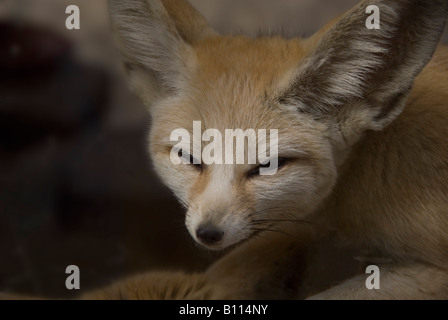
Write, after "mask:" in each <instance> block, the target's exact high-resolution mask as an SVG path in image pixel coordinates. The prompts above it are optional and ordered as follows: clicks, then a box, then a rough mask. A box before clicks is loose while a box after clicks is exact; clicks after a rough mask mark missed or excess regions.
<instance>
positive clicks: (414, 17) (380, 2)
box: [281, 0, 448, 122]
mask: <svg viewBox="0 0 448 320" xmlns="http://www.w3.org/2000/svg"><path fill="white" fill-rule="evenodd" d="M370 5H376V6H378V8H379V9H380V14H381V15H380V17H381V20H380V29H378V30H377V29H372V30H371V29H368V28H367V27H366V26H365V23H366V19H367V18H368V14H366V8H367V6H370ZM447 15H448V1H446V0H434V1H424V0H397V1H386V0H369V1H362V2H361V3H360V4H359V5H358V6H356V7H355V8H354V9H352V10H351V11H349V12H348V13H347V14H346V15H345V16H344V17H343V18H342V19H341V20H340V21H339V22H337V23H336V24H335V25H334V26H333V27H332V28H330V29H329V30H328V31H327V32H325V33H324V34H323V36H322V38H321V40H320V41H319V42H317V45H316V47H315V48H314V49H313V50H312V52H311V53H310V54H309V56H308V57H307V58H306V59H305V60H304V63H303V64H302V66H301V67H300V69H299V70H298V71H297V77H296V78H295V80H294V82H293V83H292V85H291V86H290V87H289V88H288V89H287V90H286V91H285V92H284V93H283V94H282V97H281V99H282V101H284V102H287V103H289V104H295V105H297V107H298V109H299V110H300V111H303V112H307V113H311V114H312V115H314V116H315V117H323V116H326V115H334V114H335V113H336V114H337V113H338V110H339V109H340V108H341V107H343V106H346V105H347V104H350V103H353V102H359V101H360V100H362V101H366V103H365V104H359V103H357V104H358V105H364V106H367V105H369V107H370V108H371V110H372V121H373V122H375V121H379V120H380V119H383V120H384V119H387V118H388V115H393V116H396V115H398V114H399V111H400V110H399V109H400V108H402V107H403V106H404V103H405V101H406V96H407V94H408V93H409V91H410V89H411V88H412V84H413V81H414V79H415V77H416V76H417V75H418V74H419V72H420V71H421V70H422V69H423V67H424V66H425V65H426V64H427V63H428V62H429V60H430V59H431V57H432V55H433V54H434V51H435V49H436V47H437V44H438V42H439V40H440V38H441V35H442V33H443V30H444V27H445V23H446V18H447ZM397 110H398V111H397ZM388 121H390V119H387V121H386V122H388Z"/></svg>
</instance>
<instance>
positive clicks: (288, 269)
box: [205, 227, 359, 300]
mask: <svg viewBox="0 0 448 320" xmlns="http://www.w3.org/2000/svg"><path fill="white" fill-rule="evenodd" d="M331 242H332V241H331V240H330V241H328V239H326V238H325V237H322V236H320V234H319V233H317V232H316V231H315V230H312V229H308V228H305V227H304V228H299V229H297V228H296V230H295V231H293V232H286V233H285V234H283V233H279V234H269V235H266V237H263V238H255V239H252V240H250V241H248V242H246V243H245V244H243V245H241V246H240V247H238V248H236V249H234V250H233V251H231V252H230V253H229V254H227V255H225V256H224V257H223V258H221V259H220V260H218V261H217V262H215V263H214V264H213V265H212V266H211V267H210V268H209V269H208V270H207V271H206V273H205V275H206V276H207V277H208V279H209V283H210V284H212V285H217V286H218V287H223V288H226V294H227V296H230V297H232V299H267V300H269V299H304V298H306V297H308V296H309V295H310V294H312V293H316V292H321V291H323V290H325V289H327V288H329V287H330V284H332V283H334V282H335V281H342V280H344V279H348V278H350V277H352V276H353V275H354V274H356V273H357V272H359V268H358V265H359V263H358V262H357V261H355V260H354V259H353V257H354V255H353V254H352V253H349V254H345V253H344V251H339V252H338V251H337V249H336V250H335V248H334V247H332V246H331V245H328V243H331ZM322 248H324V249H322ZM328 253H330V254H328ZM344 254H345V256H344ZM347 261H348V262H347ZM338 264H339V266H340V267H336V269H338V270H344V272H342V273H341V272H340V273H339V274H338V275H337V276H336V278H330V277H329V274H331V273H332V272H333V271H334V269H335V268H333V266H335V265H338ZM321 265H323V266H324V267H319V266H321ZM342 265H343V267H342ZM346 265H349V268H345V266H346ZM315 270H317V271H315Z"/></svg>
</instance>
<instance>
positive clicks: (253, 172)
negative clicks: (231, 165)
mask: <svg viewBox="0 0 448 320" xmlns="http://www.w3.org/2000/svg"><path fill="white" fill-rule="evenodd" d="M288 161H289V159H287V158H278V164H277V170H280V169H281V168H282V167H284V166H285V164H287V163H288ZM270 166H271V162H270V161H269V162H268V163H266V164H260V165H259V166H258V167H256V168H254V169H252V170H250V171H249V172H248V173H247V177H248V178H253V177H256V176H259V175H260V169H261V168H269V167H270Z"/></svg>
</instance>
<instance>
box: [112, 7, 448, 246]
mask: <svg viewBox="0 0 448 320" xmlns="http://www.w3.org/2000/svg"><path fill="white" fill-rule="evenodd" d="M370 5H376V6H377V7H378V9H379V10H380V11H379V12H380V19H381V20H380V25H379V26H380V29H368V28H367V27H366V20H367V19H368V18H369V14H368V13H366V8H367V7H368V6H370ZM447 7H448V3H447V1H445V0H434V1H426V0H398V1H386V0H369V1H363V2H361V3H359V5H357V6H356V7H355V8H353V9H352V10H350V11H349V12H348V13H347V14H346V15H344V16H343V17H342V18H341V19H339V20H338V21H336V22H333V23H331V24H329V25H328V26H326V27H325V28H324V29H323V30H321V31H319V32H318V33H316V34H315V35H314V36H312V37H310V38H308V39H300V38H291V37H289V38H284V37H281V36H262V37H248V36H244V35H239V36H235V35H222V34H218V33H217V32H216V31H214V30H213V29H212V28H211V27H210V26H209V25H208V23H207V22H206V20H205V19H204V18H203V17H202V16H201V15H200V14H199V13H198V12H197V11H196V10H195V9H194V8H193V7H192V6H191V5H190V4H189V3H188V2H187V1H184V0H127V1H121V0H110V12H111V17H112V24H113V29H114V34H115V37H116V40H117V43H118V45H119V47H120V49H121V51H122V55H123V59H124V62H125V66H126V69H127V72H128V75H129V81H130V85H131V87H132V88H133V90H134V91H135V93H136V94H137V95H138V96H139V97H140V98H141V99H142V101H143V102H144V104H145V105H146V106H147V108H148V110H149V112H150V114H151V117H152V128H151V130H150V138H149V151H150V155H151V157H152V160H153V162H154V165H155V168H156V171H157V172H158V174H159V175H160V177H161V178H162V180H163V181H164V182H165V183H166V184H167V185H168V186H169V187H170V188H171V189H172V191H173V192H174V194H175V195H176V196H177V198H178V199H179V200H180V202H181V203H182V204H183V205H185V207H186V226H187V228H188V230H189V232H190V233H191V236H192V237H193V238H194V239H195V240H196V241H197V242H199V243H200V244H202V245H204V246H206V247H207V248H209V249H214V250H218V249H223V248H226V247H228V246H230V245H233V244H236V243H238V242H240V241H242V240H244V239H247V238H249V237H251V236H252V235H254V234H256V233H258V232H263V231H265V230H270V229H271V228H273V226H275V224H276V223H279V222H281V221H291V220H306V219H307V218H308V217H309V215H310V214H312V213H313V211H315V210H316V209H317V208H318V207H319V206H320V205H322V203H323V201H325V199H326V197H327V196H328V195H329V194H330V193H331V192H332V189H333V187H334V185H335V182H336V180H337V177H338V168H339V167H340V166H341V164H342V163H343V162H344V160H345V158H346V157H347V155H348V153H349V152H350V150H351V147H352V146H353V145H354V144H355V143H358V142H359V141H360V140H361V138H362V136H363V134H364V133H365V132H366V131H368V130H382V129H383V128H385V127H386V126H387V125H388V124H389V123H391V122H392V121H393V120H394V119H395V118H396V117H397V116H398V115H399V114H400V113H401V111H402V110H403V108H404V106H405V103H406V100H407V97H408V95H409V93H410V90H411V88H412V86H413V82H414V79H415V77H416V76H417V75H418V74H419V72H420V71H421V70H422V69H423V67H424V66H425V65H426V64H427V63H428V61H429V60H430V59H431V57H432V55H433V53H434V51H435V49H436V46H437V43H438V41H439V39H440V36H441V34H442V32H443V28H444V25H445V18H446V13H447ZM195 121H196V122H197V121H200V123H201V126H202V128H201V129H202V130H206V129H209V128H213V129H217V130H219V131H220V132H223V133H224V132H225V130H227V129H242V130H246V129H254V130H260V129H264V130H267V131H269V130H271V129H275V130H278V168H277V171H276V173H275V174H274V175H260V174H259V173H260V167H263V166H265V165H266V164H264V165H263V164H260V163H257V164H249V163H247V164H209V165H205V164H203V163H198V162H196V161H194V159H193V156H192V155H190V154H188V153H187V152H185V150H179V153H178V156H179V157H180V158H182V159H183V160H186V161H183V163H182V164H180V165H179V164H176V163H174V162H173V161H172V159H171V156H172V151H173V146H174V144H175V143H176V142H173V141H171V139H170V136H171V134H172V132H173V131H174V130H177V129H179V128H183V129H185V130H186V131H187V132H190V133H191V134H193V123H194V122H195ZM195 143H199V148H201V149H203V148H204V144H203V143H202V144H201V142H200V141H199V142H195ZM246 152H247V150H246ZM268 160H269V159H268ZM185 162H187V164H185Z"/></svg>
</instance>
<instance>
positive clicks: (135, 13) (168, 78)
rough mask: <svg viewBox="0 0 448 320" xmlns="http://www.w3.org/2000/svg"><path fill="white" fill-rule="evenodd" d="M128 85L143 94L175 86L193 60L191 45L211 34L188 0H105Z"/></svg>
mask: <svg viewBox="0 0 448 320" xmlns="http://www.w3.org/2000/svg"><path fill="white" fill-rule="evenodd" d="M109 12H110V16H111V22H112V28H113V32H114V36H115V39H116V42H117V44H118V46H119V48H120V49H121V52H122V56H123V59H124V62H125V66H126V69H127V71H128V73H129V76H130V82H131V87H133V89H134V90H135V91H136V92H137V94H139V95H140V96H141V98H143V100H152V99H153V98H154V97H155V96H158V95H161V94H162V95H163V94H166V93H170V92H173V91H176V90H178V89H179V88H180V87H182V83H184V82H185V81H186V79H187V77H188V73H189V68H191V64H192V63H194V57H193V53H192V50H191V46H192V45H194V43H195V42H197V41H200V40H201V39H204V38H205V37H209V36H211V35H213V33H214V32H213V31H212V30H211V28H209V26H208V24H207V22H206V20H205V19H204V18H203V17H202V16H201V15H200V14H199V12H197V11H196V10H195V9H194V8H193V7H192V6H191V5H190V3H189V2H188V1H187V0H109Z"/></svg>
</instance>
